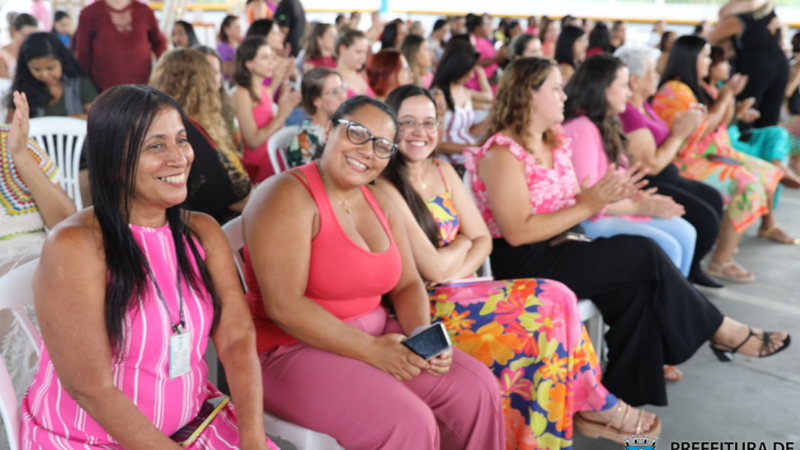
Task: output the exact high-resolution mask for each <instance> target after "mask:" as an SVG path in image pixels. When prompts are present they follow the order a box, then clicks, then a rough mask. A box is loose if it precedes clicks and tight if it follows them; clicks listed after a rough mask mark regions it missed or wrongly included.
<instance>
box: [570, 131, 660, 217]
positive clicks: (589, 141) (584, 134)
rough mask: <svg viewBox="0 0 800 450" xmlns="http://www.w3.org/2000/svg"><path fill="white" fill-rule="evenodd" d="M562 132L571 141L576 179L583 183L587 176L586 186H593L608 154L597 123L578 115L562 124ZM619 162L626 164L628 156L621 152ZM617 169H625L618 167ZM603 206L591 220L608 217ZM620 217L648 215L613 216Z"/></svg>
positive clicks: (602, 173)
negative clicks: (604, 148)
mask: <svg viewBox="0 0 800 450" xmlns="http://www.w3.org/2000/svg"><path fill="white" fill-rule="evenodd" d="M564 132H565V133H566V136H567V138H569V140H570V142H571V143H572V165H573V166H574V167H575V175H576V176H577V177H578V180H579V182H580V183H581V184H583V180H584V179H585V178H586V177H587V176H588V177H589V181H588V183H587V186H594V185H595V183H597V182H598V181H600V179H601V178H603V177H604V176H605V174H606V171H607V170H608V164H609V161H608V155H606V152H605V150H603V137H602V136H601V135H600V130H598V129H597V125H595V124H594V123H592V121H591V120H589V118H588V117H586V116H580V117H578V118H575V119H572V120H570V121H569V122H567V123H566V124H565V125H564ZM619 157H620V163H621V165H622V166H627V165H628V158H627V157H626V156H625V155H624V154H621V155H619ZM618 170H619V171H623V172H624V171H625V169H624V168H622V167H620V168H619V169H618ZM606 209H608V207H607V206H606V207H604V208H603V209H602V210H601V211H600V212H599V213H597V214H595V215H594V216H592V218H591V220H592V222H595V221H597V219H599V218H601V217H608V215H607V214H606ZM615 217H622V218H625V219H628V220H634V221H637V222H647V221H649V220H650V218H649V217H645V216H615Z"/></svg>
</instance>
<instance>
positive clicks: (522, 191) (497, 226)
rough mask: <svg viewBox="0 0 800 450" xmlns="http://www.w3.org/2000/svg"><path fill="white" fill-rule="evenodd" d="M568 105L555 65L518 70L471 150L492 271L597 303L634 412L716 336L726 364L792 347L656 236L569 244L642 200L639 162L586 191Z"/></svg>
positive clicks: (606, 378)
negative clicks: (619, 208)
mask: <svg viewBox="0 0 800 450" xmlns="http://www.w3.org/2000/svg"><path fill="white" fill-rule="evenodd" d="M565 100H566V96H565V95H564V92H563V90H562V89H561V73H560V72H559V71H558V70H557V69H556V67H555V65H554V63H553V62H551V61H550V60H547V59H541V58H525V59H520V60H517V61H514V62H512V63H511V64H510V65H509V66H508V67H507V69H506V71H505V73H504V74H503V78H502V79H501V81H500V87H499V89H498V91H497V103H496V104H495V106H494V109H493V111H492V115H491V116H490V117H491V119H490V120H492V124H491V125H490V126H491V130H492V131H491V133H490V135H489V136H490V137H489V139H488V140H487V141H486V142H485V143H484V144H483V146H482V147H480V148H476V149H468V150H467V151H466V152H465V163H466V167H467V170H468V171H469V172H470V176H472V177H473V178H472V179H473V180H474V183H473V189H474V191H475V194H476V199H477V203H478V209H479V210H480V211H481V214H482V215H483V218H484V220H485V221H486V222H487V225H488V226H489V231H490V232H491V233H492V237H493V238H494V241H493V250H492V254H491V261H492V269H493V271H494V275H495V276H496V277H497V278H526V277H534V276H536V277H546V278H552V279H554V280H557V281H560V282H562V283H564V284H565V285H567V287H569V288H570V289H572V291H573V292H575V294H576V295H577V296H578V297H579V298H590V299H592V301H593V302H594V303H595V304H596V305H597V307H598V308H599V309H600V311H601V312H602V313H603V317H604V318H605V320H606V322H607V323H609V324H611V330H610V331H609V332H608V333H607V334H606V342H607V344H608V348H609V353H608V356H609V365H608V368H607V369H606V372H605V374H604V375H603V384H604V385H605V386H606V387H607V388H608V390H609V391H610V392H612V393H614V394H616V395H617V396H618V397H620V398H622V399H623V400H625V401H626V402H628V403H630V404H632V405H641V404H644V403H650V404H655V405H665V404H666V400H667V398H666V388H665V383H664V372H663V364H665V363H666V364H679V363H681V362H683V361H685V360H687V359H689V358H690V357H691V356H692V355H693V354H694V352H695V351H696V350H697V349H698V347H700V345H702V344H703V343H704V342H706V341H708V340H712V343H713V344H712V348H713V349H714V351H715V352H716V353H717V356H718V357H719V358H720V359H721V360H725V361H728V360H730V359H732V358H733V353H735V352H739V353H744V354H748V355H753V356H760V357H764V356H768V355H772V354H774V353H776V352H777V351H781V350H782V349H785V348H786V346H787V345H788V343H789V337H788V335H787V334H786V333H782V332H776V333H763V332H761V331H758V330H748V327H747V326H745V325H742V324H740V323H737V322H735V321H733V320H732V319H729V318H727V317H724V316H723V315H722V314H721V313H720V312H719V311H718V310H717V309H716V308H715V307H714V306H713V305H712V304H711V303H710V302H709V301H708V300H707V299H706V298H705V297H704V296H703V295H702V294H700V293H699V292H698V291H697V290H695V289H694V288H693V287H692V286H691V285H690V284H689V283H688V282H687V281H686V279H685V278H684V277H683V276H682V275H681V273H680V272H679V271H678V270H677V268H675V266H674V265H673V264H672V263H671V262H670V261H669V259H668V258H667V257H666V255H665V254H664V252H663V251H662V250H661V249H660V248H659V247H658V246H657V244H655V242H653V241H651V240H650V239H646V238H643V237H640V236H628V235H622V236H614V237H611V238H601V239H597V240H594V241H592V242H575V241H574V240H573V241H572V243H570V240H569V239H570V238H569V237H570V236H571V237H580V236H579V235H578V233H579V231H580V227H579V226H578V225H579V224H580V223H581V222H582V221H584V220H586V219H588V218H589V217H592V216H593V215H595V214H597V213H598V212H599V211H600V210H602V209H603V208H604V207H605V206H606V205H608V204H609V203H611V202H613V201H617V200H620V199H621V198H628V197H630V196H631V195H633V194H634V193H635V192H636V191H635V189H631V185H632V184H633V185H634V186H635V183H634V182H635V180H636V177H633V176H632V172H633V170H634V169H636V167H637V166H638V165H636V164H634V165H633V166H632V167H631V170H629V171H628V172H626V173H625V174H620V173H617V172H616V170H613V167H611V169H612V170H608V171H606V174H605V176H604V177H603V178H602V179H601V181H599V182H598V183H597V184H595V185H593V186H591V187H580V186H579V185H578V183H577V179H576V177H575V172H574V170H573V168H572V161H571V153H572V151H571V148H570V143H569V141H568V140H566V139H564V137H563V134H562V133H563V132H562V131H561V129H560V126H559V124H560V123H561V122H562V121H563V120H564V115H563V108H564V102H565ZM630 178H633V179H630ZM570 230H571V231H572V232H573V234H571V235H566V237H565V236H563V235H564V233H565V232H567V231H570ZM576 235H578V236H576ZM575 423H576V426H578V418H576V422H575ZM645 432H647V431H645Z"/></svg>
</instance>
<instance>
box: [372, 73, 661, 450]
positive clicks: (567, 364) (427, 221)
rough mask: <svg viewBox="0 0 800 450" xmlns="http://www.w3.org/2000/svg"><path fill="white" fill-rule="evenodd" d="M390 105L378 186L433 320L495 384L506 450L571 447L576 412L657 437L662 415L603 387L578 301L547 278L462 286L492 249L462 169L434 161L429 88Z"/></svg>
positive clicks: (614, 432) (401, 93)
mask: <svg viewBox="0 0 800 450" xmlns="http://www.w3.org/2000/svg"><path fill="white" fill-rule="evenodd" d="M387 103H388V104H389V105H390V106H391V107H392V108H393V109H395V111H397V116H398V119H399V121H400V135H399V136H400V138H399V142H398V146H399V149H400V151H399V152H398V154H396V155H395V156H394V157H393V159H392V161H391V162H390V163H389V166H388V167H387V169H386V170H385V171H384V176H385V177H386V179H378V180H377V181H376V183H377V184H378V186H380V187H381V188H383V189H384V190H385V191H386V192H387V193H388V194H389V195H390V196H391V197H392V198H393V200H395V203H397V204H398V205H400V206H401V209H402V210H403V212H404V217H405V222H406V227H407V229H408V234H409V237H410V242H411V245H412V250H413V252H414V259H415V261H416V263H417V266H418V269H419V271H420V273H421V274H422V276H423V278H424V279H425V280H426V281H427V282H428V285H429V287H430V291H429V294H430V298H431V314H432V317H433V321H435V322H442V323H443V324H444V325H445V327H446V328H447V329H448V331H449V332H450V335H451V337H452V340H453V344H454V345H455V346H456V347H458V348H459V349H460V350H462V351H464V352H466V353H468V354H470V355H472V356H473V357H474V358H476V359H478V360H479V361H481V362H483V363H484V364H486V365H487V366H488V367H489V368H491V369H492V372H494V374H495V376H496V377H497V380H498V383H499V385H500V390H501V392H502V394H503V406H504V412H505V420H506V445H507V448H508V449H510V450H513V449H538V448H549V449H551V450H553V449H571V448H572V439H573V426H572V425H573V417H574V415H575V414H576V413H578V412H580V414H581V415H582V416H584V417H586V418H588V419H589V420H591V421H595V422H601V423H603V424H605V423H608V422H610V424H611V427H610V428H608V429H607V435H606V436H604V437H609V438H612V439H615V438H616V440H618V442H622V441H621V440H619V438H620V437H621V436H622V435H623V434H625V433H633V432H642V431H643V430H647V431H651V432H653V431H655V434H657V433H658V431H656V430H655V429H656V426H654V425H655V424H658V419H657V418H656V417H655V415H652V414H650V413H646V412H642V411H637V410H634V409H633V408H630V410H629V411H628V408H629V407H628V405H627V404H625V403H624V402H622V401H621V400H618V399H617V398H616V397H615V396H614V395H613V394H610V393H609V392H608V390H607V389H606V388H605V387H604V386H603V385H602V384H601V383H600V377H601V373H600V364H599V361H598V359H597V356H596V354H595V351H594V348H593V347H592V343H591V342H590V340H589V337H588V334H587V333H586V330H585V328H583V326H582V323H581V318H580V313H579V311H578V306H577V297H576V296H575V294H574V293H573V292H572V291H570V290H569V289H568V288H567V287H566V286H564V285H563V284H561V283H559V282H556V281H552V280H544V279H519V280H503V281H488V282H475V283H470V282H469V281H468V280H462V281H463V283H462V282H459V281H458V279H461V278H465V277H471V276H472V274H473V273H474V272H475V270H476V269H477V268H478V267H480V265H481V264H482V263H483V261H484V260H485V259H486V257H487V256H488V255H489V253H490V252H491V245H492V244H491V237H490V235H489V230H488V228H487V227H486V224H485V223H484V221H483V219H482V218H481V216H480V213H479V212H478V209H477V207H476V206H475V204H474V202H473V201H472V199H471V198H470V196H469V193H468V191H467V189H466V187H465V186H464V184H463V183H462V182H461V180H460V178H459V176H458V174H457V173H456V171H455V169H453V167H452V166H451V165H450V164H448V163H446V162H442V161H437V160H435V159H433V158H431V156H432V153H433V150H434V148H435V146H436V143H437V140H438V139H437V138H438V131H437V117H436V116H437V111H436V108H435V102H434V100H433V98H432V97H431V95H430V94H429V93H428V91H426V90H424V89H422V88H420V87H418V86H413V85H411V86H404V87H401V88H398V89H396V90H395V91H393V92H392V93H391V94H390V95H389V97H388V98H387ZM423 199H427V200H423ZM453 281H455V283H452V282H453ZM448 283H449V284H448ZM623 422H624V423H623ZM658 427H659V429H660V424H659V425H658Z"/></svg>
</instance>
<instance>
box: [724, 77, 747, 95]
mask: <svg viewBox="0 0 800 450" xmlns="http://www.w3.org/2000/svg"><path fill="white" fill-rule="evenodd" d="M749 79H750V77H748V76H747V75H742V74H740V73H735V74H733V76H732V77H731V78H730V79H729V80H728V81H726V82H725V84H723V85H722V89H720V91H719V92H720V97H722V95H723V94H725V93H730V94H731V95H733V96H734V97H736V96H737V95H739V94H741V93H742V91H743V90H744V87H745V86H747V81H748V80H749Z"/></svg>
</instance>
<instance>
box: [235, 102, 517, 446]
mask: <svg viewBox="0 0 800 450" xmlns="http://www.w3.org/2000/svg"><path fill="white" fill-rule="evenodd" d="M327 132H328V141H327V144H326V145H325V148H324V151H323V153H322V155H321V156H320V157H319V159H317V160H316V161H315V163H309V164H306V165H304V166H301V167H299V168H297V169H293V170H291V171H289V172H287V173H283V174H280V175H277V176H275V177H273V178H272V179H270V180H268V181H267V182H265V183H264V184H262V185H261V186H259V187H258V188H257V189H256V191H255V193H254V194H253V198H252V199H251V200H250V202H249V203H248V205H247V207H246V208H245V211H244V214H243V224H242V226H243V232H244V236H245V243H246V245H247V246H246V251H245V280H246V282H247V285H248V291H247V296H248V302H249V303H250V307H251V309H252V311H253V313H254V316H255V322H256V329H257V334H258V338H257V341H258V342H257V343H258V352H259V356H260V358H261V364H262V367H263V374H262V376H263V382H264V389H265V390H264V407H265V408H266V409H267V410H268V411H270V412H272V413H274V414H277V415H278V416H280V417H282V418H284V419H286V420H289V421H291V422H293V423H296V424H299V425H301V426H303V427H306V428H310V429H312V430H315V431H320V432H323V433H326V434H328V435H331V436H333V437H334V438H335V439H336V440H338V441H339V443H340V445H342V446H344V447H345V448H359V449H377V448H382V449H412V448H413V449H423V448H424V449H434V448H439V445H440V441H441V446H442V447H443V448H451V449H475V450H485V449H502V448H504V447H505V444H504V437H505V433H504V431H503V406H502V404H501V401H500V392H499V390H498V387H497V381H496V380H495V378H494V377H493V376H492V373H491V372H490V371H489V370H488V369H487V368H486V367H485V366H484V365H483V364H481V363H480V362H479V361H477V360H476V359H473V358H471V357H469V356H468V355H466V354H464V353H463V352H461V351H460V350H453V351H448V352H446V353H445V354H443V355H441V356H439V357H436V358H434V359H432V360H431V361H430V362H428V361H425V360H424V359H422V358H420V357H419V356H417V355H416V354H414V353H412V352H411V351H410V350H409V349H408V348H406V347H405V346H404V345H402V344H401V343H400V341H401V340H402V339H403V338H404V336H406V335H410V334H412V332H413V331H414V330H415V329H417V328H419V327H423V326H426V325H428V324H430V321H431V317H430V304H429V303H428V297H427V295H426V293H425V288H424V285H423V283H422V279H421V278H420V277H419V274H418V272H417V268H416V266H415V264H414V257H413V254H412V252H411V248H410V245H409V242H408V237H407V235H406V230H405V226H404V224H403V217H402V213H401V212H400V211H399V210H398V209H397V207H396V206H394V204H393V202H392V201H391V200H390V199H389V198H388V196H387V195H386V194H385V193H384V192H383V191H382V190H381V189H379V188H377V187H374V186H370V185H369V183H370V182H372V181H373V180H374V179H375V178H376V177H377V176H378V175H379V174H380V172H381V171H382V170H383V169H384V168H385V167H386V165H387V163H388V161H389V160H388V158H390V157H391V156H392V154H393V153H394V152H395V151H396V149H397V147H396V145H395V144H394V141H395V140H396V137H397V119H396V118H395V115H394V113H393V112H392V111H391V110H390V109H389V108H388V107H387V106H386V105H385V104H383V103H382V102H379V101H377V100H374V99H372V98H369V97H366V96H356V97H353V98H351V99H349V100H347V101H345V102H344V103H343V104H342V105H341V107H340V108H339V110H338V111H337V112H336V114H334V115H333V117H332V118H331V121H330V122H329V123H328V125H327ZM384 294H387V296H388V300H389V301H390V302H391V305H392V307H393V309H394V311H395V313H396V317H397V319H393V318H388V317H387V311H386V309H384V307H383V306H382V305H381V296H382V295H384ZM465 392H468V393H469V395H464V393H465Z"/></svg>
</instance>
